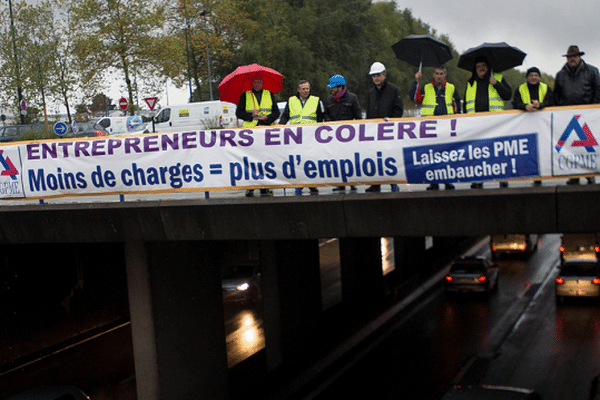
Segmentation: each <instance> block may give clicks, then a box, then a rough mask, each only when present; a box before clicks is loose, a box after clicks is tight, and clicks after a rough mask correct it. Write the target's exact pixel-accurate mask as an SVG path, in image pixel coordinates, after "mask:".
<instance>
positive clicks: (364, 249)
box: [340, 237, 384, 309]
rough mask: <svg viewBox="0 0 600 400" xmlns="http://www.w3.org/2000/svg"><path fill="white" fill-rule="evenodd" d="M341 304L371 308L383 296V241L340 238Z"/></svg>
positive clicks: (367, 238)
mask: <svg viewBox="0 0 600 400" xmlns="http://www.w3.org/2000/svg"><path fill="white" fill-rule="evenodd" d="M340 261H341V274H342V301H343V302H344V303H345V304H347V305H350V306H351V307H352V308H354V307H358V308H359V309H360V308H368V307H370V306H371V305H373V304H376V303H377V302H378V301H379V300H381V298H383V296H384V281H383V271H382V265H381V238H379V237H363V238H341V239H340Z"/></svg>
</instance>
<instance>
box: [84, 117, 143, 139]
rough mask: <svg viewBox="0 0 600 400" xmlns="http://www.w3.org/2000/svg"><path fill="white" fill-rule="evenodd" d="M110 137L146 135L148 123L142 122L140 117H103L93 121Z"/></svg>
mask: <svg viewBox="0 0 600 400" xmlns="http://www.w3.org/2000/svg"><path fill="white" fill-rule="evenodd" d="M95 125H96V126H100V127H102V128H103V129H104V130H105V131H106V132H108V134H109V135H111V136H119V135H130V134H136V133H147V132H148V125H149V122H144V119H143V118H142V116H141V115H133V116H123V117H104V118H100V119H98V120H96V121H95Z"/></svg>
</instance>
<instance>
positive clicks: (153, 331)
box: [125, 241, 229, 400]
mask: <svg viewBox="0 0 600 400" xmlns="http://www.w3.org/2000/svg"><path fill="white" fill-rule="evenodd" d="M125 252H126V262H127V281H128V285H129V299H130V309H131V324H132V335H133V345H134V346H133V348H134V359H135V369H136V383H137V391H138V398H139V399H144V400H155V399H159V398H160V399H173V400H175V399H178V400H179V399H191V398H193V399H225V398H228V397H229V384H228V370H227V353H226V348H225V340H224V337H225V328H224V320H223V303H222V293H221V285H220V280H221V277H220V273H219V268H218V265H217V262H216V254H215V252H216V251H215V246H214V245H211V243H210V242H208V241H187V242H154V243H143V242H133V243H126V245H125Z"/></svg>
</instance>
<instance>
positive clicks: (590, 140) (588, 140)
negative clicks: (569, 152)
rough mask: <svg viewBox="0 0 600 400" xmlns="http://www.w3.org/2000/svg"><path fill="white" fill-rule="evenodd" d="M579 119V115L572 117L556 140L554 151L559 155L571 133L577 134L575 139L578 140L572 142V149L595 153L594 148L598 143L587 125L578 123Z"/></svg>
mask: <svg viewBox="0 0 600 400" xmlns="http://www.w3.org/2000/svg"><path fill="white" fill-rule="evenodd" d="M580 117H581V115H575V116H573V119H571V122H569V125H567V128H566V129H565V131H564V132H563V134H562V136H561V137H560V139H559V140H558V143H557V144H556V147H555V148H556V151H558V152H559V153H560V151H561V150H562V148H563V146H564V145H565V142H566V141H567V139H568V138H569V136H570V135H571V133H572V132H573V131H575V133H577V137H578V138H579V139H580V140H574V141H573V143H572V144H571V146H572V147H585V149H586V150H587V152H588V153H595V152H596V150H595V149H594V146H598V142H597V141H596V138H595V137H594V135H593V134H592V131H591V130H590V127H589V126H588V124H587V123H585V122H584V123H583V125H581V122H580V121H579V118H580Z"/></svg>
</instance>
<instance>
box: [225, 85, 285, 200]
mask: <svg viewBox="0 0 600 400" xmlns="http://www.w3.org/2000/svg"><path fill="white" fill-rule="evenodd" d="M250 80H251V81H252V89H251V90H248V91H247V92H244V93H242V95H241V96H240V100H239V101H238V106H237V109H236V110H235V115H236V117H238V118H239V119H242V120H244V125H243V126H244V128H252V127H255V126H259V125H272V124H273V122H275V120H277V118H279V108H278V107H277V102H276V101H275V97H274V96H273V93H271V92H270V91H268V90H267V89H263V77H262V75H260V74H254V75H252V76H251V77H250ZM260 194H261V196H272V195H273V191H272V190H271V189H260ZM252 196H254V190H252V189H249V190H246V197H252Z"/></svg>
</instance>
